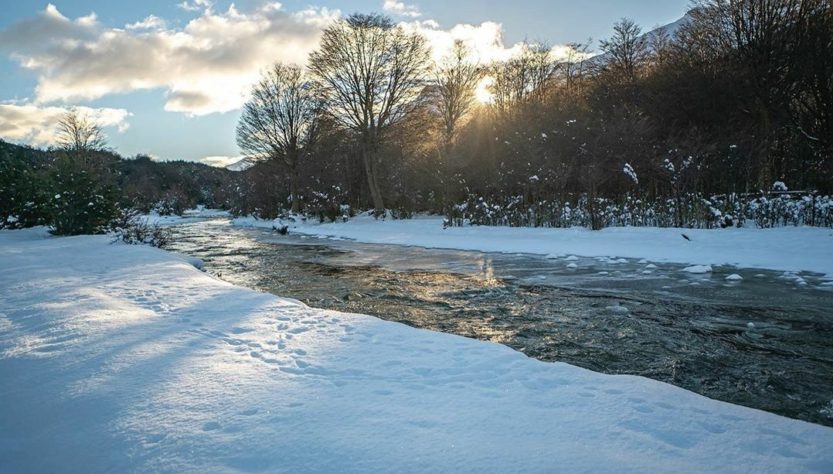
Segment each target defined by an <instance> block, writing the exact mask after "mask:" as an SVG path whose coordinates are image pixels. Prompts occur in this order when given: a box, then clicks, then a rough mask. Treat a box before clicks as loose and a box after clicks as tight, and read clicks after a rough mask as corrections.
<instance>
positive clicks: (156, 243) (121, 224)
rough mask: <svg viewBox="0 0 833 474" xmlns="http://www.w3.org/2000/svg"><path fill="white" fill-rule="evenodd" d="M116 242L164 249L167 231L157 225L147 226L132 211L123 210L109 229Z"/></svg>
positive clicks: (168, 235)
mask: <svg viewBox="0 0 833 474" xmlns="http://www.w3.org/2000/svg"><path fill="white" fill-rule="evenodd" d="M111 230H112V233H113V235H114V237H115V241H116V242H124V243H126V244H130V245H150V246H153V247H159V248H161V247H164V246H165V245H166V244H167V243H168V241H169V240H170V236H171V233H170V231H169V230H168V229H166V228H164V227H160V226H158V225H155V224H153V225H151V224H148V223H147V221H145V220H144V219H142V218H141V217H140V216H139V213H138V212H137V211H135V210H132V209H124V210H122V211H121V213H120V214H119V217H118V219H116V221H115V222H114V223H113V226H112V228H111Z"/></svg>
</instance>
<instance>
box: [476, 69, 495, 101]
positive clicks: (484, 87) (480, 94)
mask: <svg viewBox="0 0 833 474" xmlns="http://www.w3.org/2000/svg"><path fill="white" fill-rule="evenodd" d="M494 82H495V80H494V79H492V78H491V77H489V76H486V77H484V78H483V79H480V82H478V83H477V87H476V88H475V89H474V98H475V100H477V102H478V103H480V104H483V105H486V104H491V103H492V101H493V100H494V98H495V95H494V94H492V91H491V90H490V88H491V86H492V83H494Z"/></svg>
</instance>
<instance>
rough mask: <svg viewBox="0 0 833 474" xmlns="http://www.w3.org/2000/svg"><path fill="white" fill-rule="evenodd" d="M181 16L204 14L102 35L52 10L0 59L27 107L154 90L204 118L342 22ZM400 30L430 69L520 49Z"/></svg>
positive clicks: (6, 36)
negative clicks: (418, 46) (460, 45)
mask: <svg viewBox="0 0 833 474" xmlns="http://www.w3.org/2000/svg"><path fill="white" fill-rule="evenodd" d="M180 6H182V7H183V8H186V9H198V10H202V12H201V13H199V14H198V15H197V16H196V17H194V18H193V19H191V20H190V21H189V22H188V23H187V24H186V25H185V26H182V27H172V26H170V25H168V24H167V23H166V22H165V21H164V20H163V19H162V18H159V17H156V16H152V15H151V16H148V17H146V18H145V19H143V20H141V21H138V22H135V23H131V24H128V25H125V26H124V27H123V28H112V27H106V26H104V25H101V24H100V23H99V22H98V20H97V19H96V17H95V14H90V15H88V16H85V17H81V18H76V19H70V18H67V17H66V16H64V15H63V14H61V12H60V11H59V10H58V9H57V8H56V7H55V6H54V5H52V4H50V5H48V6H47V7H46V9H45V10H43V11H42V12H40V13H39V14H38V15H36V16H34V17H31V18H27V19H24V20H23V21H20V22H18V23H16V24H13V25H11V26H9V27H8V28H6V29H5V30H0V54H3V53H5V54H7V55H9V56H10V57H11V58H13V59H14V60H15V61H17V62H18V63H19V64H20V65H21V66H22V67H23V68H25V69H28V70H30V71H32V72H34V73H35V74H37V76H38V82H37V87H36V89H35V93H34V99H33V101H32V103H33V104H38V105H40V106H44V105H47V104H54V103H77V102H79V101H84V100H94V99H98V98H101V97H104V96H108V95H112V94H119V93H129V92H132V91H136V90H143V89H144V90H146V89H159V90H161V91H163V93H164V95H165V106H164V107H165V110H167V111H172V112H182V113H186V114H189V115H205V114H211V113H217V112H226V111H231V110H235V109H238V108H239V107H240V106H241V105H242V104H243V102H244V101H245V99H246V97H247V94H248V92H249V88H250V87H251V84H252V83H254V82H255V81H256V80H257V77H258V76H259V74H260V71H262V70H263V69H264V68H265V67H267V66H268V65H269V64H270V63H272V62H275V61H282V62H288V63H296V64H303V63H305V62H306V59H307V56H308V54H309V52H311V51H312V50H313V49H315V48H316V47H317V45H318V41H319V38H320V35H321V30H322V29H323V28H324V27H325V26H326V25H328V24H329V23H330V22H331V21H333V20H335V19H337V18H338V17H339V16H340V12H338V11H332V10H327V9H319V8H308V9H305V10H302V11H296V12H288V11H286V10H284V9H283V7H282V6H281V4H280V3H266V4H262V5H261V6H259V7H257V8H255V9H252V10H248V11H239V10H237V9H236V8H235V7H234V5H232V6H231V7H229V9H228V10H226V11H225V12H214V11H213V10H212V8H213V4H212V2H211V1H209V0H189V1H187V2H184V3H183V4H181V5H180ZM384 7H385V9H386V10H389V11H398V12H402V13H403V14H416V13H418V11H417V10H416V8H415V7H413V6H411V5H408V4H405V3H402V2H398V1H391V0H388V1H386V2H385V4H384ZM408 12H410V13H408ZM412 16H413V15H412ZM402 26H403V27H405V28H406V29H409V30H411V31H415V32H419V33H421V34H423V35H425V36H426V37H427V38H428V40H429V42H430V44H431V46H432V47H433V48H434V57H435V59H439V58H441V57H443V56H445V55H446V54H448V52H449V51H450V50H451V47H452V45H453V44H454V41H455V40H462V41H463V42H464V43H466V44H467V45H468V46H469V47H470V48H471V49H472V50H473V51H474V52H475V56H476V58H477V59H478V60H480V61H481V62H484V63H486V62H491V61H495V60H503V59H506V58H508V57H510V56H512V55H513V54H516V53H517V52H519V51H520V49H521V45H520V44H515V45H505V44H504V42H503V28H502V25H501V24H499V23H496V22H483V23H481V24H479V25H471V24H459V25H456V26H454V27H452V28H450V29H447V30H446V29H442V28H440V26H439V24H438V23H437V22H435V21H433V20H425V21H417V20H412V21H410V22H404V23H402ZM559 48H561V49H559ZM560 50H563V47H558V48H554V51H555V52H556V54H559V53H558V52H559V51H560Z"/></svg>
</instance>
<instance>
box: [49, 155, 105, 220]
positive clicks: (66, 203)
mask: <svg viewBox="0 0 833 474" xmlns="http://www.w3.org/2000/svg"><path fill="white" fill-rule="evenodd" d="M52 182H53V192H54V193H55V194H54V195H53V196H52V199H51V201H50V203H49V204H50V214H51V215H50V218H49V224H50V225H51V227H52V233H53V234H55V235H78V234H100V233H103V232H106V231H107V230H108V229H110V227H111V226H112V224H113V223H114V221H115V220H116V219H117V217H118V215H119V207H118V191H117V189H116V187H115V186H114V185H113V184H111V183H110V182H109V181H108V177H107V176H106V175H105V173H104V172H103V171H102V170H100V169H98V168H97V167H96V166H94V165H92V164H89V163H85V162H83V161H80V160H77V159H75V158H71V157H61V158H59V159H58V160H57V163H56V165H55V167H54V169H53V170H52Z"/></svg>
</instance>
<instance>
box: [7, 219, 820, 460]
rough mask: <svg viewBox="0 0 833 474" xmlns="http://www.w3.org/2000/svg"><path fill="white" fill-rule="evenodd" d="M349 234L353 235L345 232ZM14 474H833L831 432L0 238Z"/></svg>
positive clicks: (25, 236)
mask: <svg viewBox="0 0 833 474" xmlns="http://www.w3.org/2000/svg"><path fill="white" fill-rule="evenodd" d="M345 228H349V227H348V226H345ZM0 261H2V262H3V265H4V271H3V272H0V380H2V381H3V383H2V384H0V460H2V464H3V469H2V470H3V471H5V472H102V471H107V472H148V471H152V472H153V471H167V472H241V471H247V472H248V471H261V472H275V471H280V472H425V471H431V472H449V471H453V472H484V471H485V472H550V471H552V470H553V469H554V468H555V466H557V469H558V470H561V471H565V472H576V471H610V470H615V471H617V472H650V471H664V472H669V471H674V472H711V471H720V472H731V471H736V472H750V471H755V472H811V471H815V472H825V471H827V472H830V471H831V470H833V429H830V428H827V427H823V426H819V425H813V424H809V423H806V422H802V421H796V420H791V419H787V418H783V417H779V416H777V415H773V414H770V413H766V412H762V411H758V410H753V409H748V408H743V407H739V406H734V405H730V404H727V403H723V402H718V401H714V400H710V399H707V398H705V397H702V396H699V395H696V394H694V393H691V392H688V391H685V390H682V389H680V388H676V387H673V386H671V385H666V384H663V383H659V382H655V381H651V380H648V379H644V378H641V377H632V376H611V375H601V374H597V373H594V372H591V371H588V370H584V369H580V368H577V367H573V366H570V365H567V364H562V363H544V362H540V361H536V360H533V359H529V358H527V357H526V356H524V355H523V354H521V353H518V352H515V351H513V350H511V349H509V348H507V347H504V346H501V345H497V344H490V343H485V342H479V341H475V340H470V339H465V338H462V337H457V336H452V335H447V334H441V333H434V332H429V331H424V330H418V329H414V328H410V327H408V326H405V325H401V324H397V323H393V322H385V321H382V320H379V319H376V318H372V317H368V316H362V315H353V314H342V313H337V312H333V311H324V310H317V309H311V308H309V307H307V306H305V305H303V304H301V303H299V302H297V301H294V300H290V299H286V298H278V297H275V296H272V295H269V294H264V293H258V292H255V291H251V290H247V289H243V288H238V287H235V286H232V285H230V284H228V283H226V282H223V281H220V280H217V279H214V278H212V277H211V276H209V275H207V274H205V273H203V272H200V271H199V270H197V269H195V268H194V267H193V266H192V265H191V264H189V263H188V262H186V261H184V260H183V259H181V258H180V257H178V256H176V255H172V254H169V253H166V252H164V251H161V250H158V249H154V248H151V247H146V246H128V245H122V244H111V243H110V238H109V237H106V236H98V237H91V236H82V237H67V238H56V237H48V236H47V235H45V232H44V230H43V229H33V230H26V231H2V232H0Z"/></svg>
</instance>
